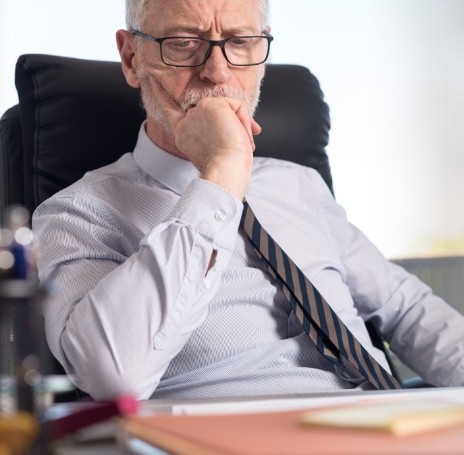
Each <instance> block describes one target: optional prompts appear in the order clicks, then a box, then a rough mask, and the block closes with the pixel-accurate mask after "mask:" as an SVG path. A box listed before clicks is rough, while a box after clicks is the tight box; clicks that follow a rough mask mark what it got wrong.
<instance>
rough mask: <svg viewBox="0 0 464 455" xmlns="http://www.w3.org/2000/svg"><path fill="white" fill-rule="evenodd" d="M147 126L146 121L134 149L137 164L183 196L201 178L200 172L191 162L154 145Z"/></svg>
mask: <svg viewBox="0 0 464 455" xmlns="http://www.w3.org/2000/svg"><path fill="white" fill-rule="evenodd" d="M145 125H146V121H145V122H143V123H142V126H141V127H140V131H139V136H138V139H137V144H136V145H135V149H134V159H135V161H136V163H137V164H138V165H139V166H140V167H141V168H142V169H143V170H144V171H145V172H146V173H147V174H149V175H150V176H151V177H153V178H154V179H155V180H157V181H158V182H159V183H161V184H162V185H163V186H165V187H166V188H169V189H170V190H172V191H174V192H175V193H177V194H179V195H181V194H182V193H183V192H184V190H185V188H187V186H188V185H189V184H190V183H191V182H192V180H194V179H196V178H198V177H199V176H200V172H199V171H198V169H197V168H196V167H195V166H194V165H193V164H192V163H191V162H190V161H188V160H184V159H182V158H179V157H177V156H175V155H172V154H171V153H168V152H166V151H165V150H163V149H161V148H160V147H158V146H157V145H156V144H154V143H153V142H152V141H151V140H150V138H149V137H148V135H147V132H146V129H145Z"/></svg>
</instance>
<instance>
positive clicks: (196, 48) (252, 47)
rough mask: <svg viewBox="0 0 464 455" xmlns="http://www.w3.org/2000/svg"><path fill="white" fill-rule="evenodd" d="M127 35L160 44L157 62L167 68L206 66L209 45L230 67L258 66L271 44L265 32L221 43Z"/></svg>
mask: <svg viewBox="0 0 464 455" xmlns="http://www.w3.org/2000/svg"><path fill="white" fill-rule="evenodd" d="M131 33H132V34H133V35H136V36H140V37H142V38H145V39H147V40H151V41H155V42H157V43H159V45H160V53H161V60H162V61H163V63H164V64H166V65H169V66H178V67H187V68H193V67H196V66H201V65H203V64H204V63H206V60H208V58H209V57H210V55H211V51H212V49H213V46H219V47H220V48H221V49H222V53H223V55H224V57H225V59H226V60H227V61H228V62H229V63H230V64H231V65H234V66H254V65H260V64H261V63H264V62H265V61H266V60H267V57H268V55H269V48H270V46H271V41H272V40H273V39H274V37H272V36H271V35H270V34H269V33H268V32H266V31H263V35H260V36H235V37H233V38H226V39H223V40H209V39H203V38H194V37H192V36H166V37H164V38H155V37H154V36H151V35H147V34H146V33H143V32H140V31H138V30H132V31H131Z"/></svg>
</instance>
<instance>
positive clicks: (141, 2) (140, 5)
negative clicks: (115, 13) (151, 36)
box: [126, 0, 269, 30]
mask: <svg viewBox="0 0 464 455" xmlns="http://www.w3.org/2000/svg"><path fill="white" fill-rule="evenodd" d="M164 1H169V0H164ZM257 1H258V3H259V5H258V6H259V11H260V13H261V18H262V19H261V20H262V26H263V28H264V27H265V26H266V25H267V18H268V14H269V0H257ZM151 6H153V1H152V0H126V27H127V29H128V30H142V29H143V25H144V22H145V18H146V17H147V15H148V13H149V12H150V8H151Z"/></svg>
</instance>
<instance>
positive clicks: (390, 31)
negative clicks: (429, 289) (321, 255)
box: [0, 0, 464, 257]
mask: <svg viewBox="0 0 464 455" xmlns="http://www.w3.org/2000/svg"><path fill="white" fill-rule="evenodd" d="M270 22H271V25H272V34H273V35H274V36H275V38H276V39H275V41H274V42H273V49H272V54H271V61H272V62H274V63H298V64H301V65H304V66H307V67H308V68H310V69H311V70H312V71H313V72H314V73H315V74H316V76H317V77H318V78H319V81H320V83H321V87H322V89H323V91H324V93H325V96H326V100H327V102H328V104H329V105H330V108H331V119H332V130H331V135H330V145H329V147H328V153H329V156H330V160H331V165H332V170H333V176H334V185H335V193H336V197H337V200H338V201H339V202H340V203H341V204H342V205H343V206H344V207H345V208H346V209H347V212H348V215H349V218H350V219H351V221H353V222H354V223H355V224H356V225H357V226H358V227H360V228H361V229H362V230H363V231H364V232H365V233H366V234H367V235H368V236H369V237H370V238H371V239H372V240H373V241H374V243H376V244H377V245H378V246H379V248H380V249H381V250H382V251H383V252H384V253H385V254H386V255H387V256H390V257H398V256H415V255H428V254H432V255H433V254H464V210H463V208H462V202H463V197H462V194H464V82H463V81H464V58H463V55H464V2H463V1H462V0H350V1H346V0H285V1H283V0H271V20H270ZM120 27H124V2H123V1H122V0H121V1H118V2H115V1H114V0H99V1H98V2H95V1H91V0H81V1H80V2H64V1H62V0H41V1H40V2H32V1H30V0H2V2H1V3H0V56H1V61H0V86H1V87H2V90H1V92H0V112H3V111H4V110H6V109H7V108H8V107H9V106H11V105H13V104H15V103H16V102H17V97H16V94H15V89H14V65H15V62H16V59H17V57H18V56H19V55H20V54H23V53H48V54H57V55H66V56H73V57H82V58H91V59H103V60H117V59H118V54H117V51H116V46H115V39H114V32H115V30H116V29H118V28H120Z"/></svg>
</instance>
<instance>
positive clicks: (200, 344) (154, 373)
mask: <svg viewBox="0 0 464 455" xmlns="http://www.w3.org/2000/svg"><path fill="white" fill-rule="evenodd" d="M266 14H267V2H266V1H265V0H234V1H228V0H170V1H165V0H127V25H128V30H119V31H118V32H117V43H118V48H119V51H120V55H121V61H122V69H123V72H124V74H125V77H126V79H127V82H128V83H129V84H130V85H131V86H133V87H137V88H138V87H140V88H141V93H142V98H143V103H144V106H145V108H146V111H147V120H146V122H144V124H143V125H142V127H141V129H140V133H139V137H138V142H137V144H136V147H135V149H134V151H133V153H127V154H126V155H124V156H123V157H121V158H120V159H119V160H118V161H117V162H116V163H114V164H112V165H110V166H107V167H105V168H102V169H99V170H96V171H94V172H90V173H88V174H87V175H86V176H84V177H83V179H81V180H80V181H78V182H77V183H75V184H74V185H72V186H71V187H69V188H67V189H65V190H64V191H62V192H60V193H58V194H57V195H55V196H54V197H52V198H51V199H49V200H48V201H46V202H45V203H44V204H42V205H41V206H40V207H39V208H38V210H37V211H36V213H35V215H34V229H35V230H36V232H37V233H38V234H39V236H40V238H41V242H42V246H43V263H42V267H41V270H40V275H41V279H42V281H44V282H46V283H48V282H53V284H54V287H55V289H58V292H56V293H55V294H54V295H53V296H52V297H51V298H50V299H49V300H48V302H47V303H46V307H45V317H46V329H47V337H48V340H49V344H50V346H51V349H52V351H53V353H54V354H55V355H56V357H57V358H58V359H59V360H60V362H61V363H62V364H63V365H64V367H65V369H66V371H67V372H68V373H69V374H71V375H72V377H73V378H74V381H75V383H76V385H77V386H78V387H79V388H81V389H82V390H84V391H86V392H88V393H89V394H90V395H92V396H93V397H94V398H96V399H106V398H111V397H114V396H117V395H118V394H121V393H133V394H135V395H136V396H137V397H138V398H139V399H147V398H150V397H171V398H182V397H183V398H185V397H211V396H245V395H265V394H290V393H310V392H318V391H324V392H327V391H337V390H346V389H358V390H359V389H361V390H362V389H369V388H372V387H373V385H372V383H373V381H372V378H371V377H370V376H369V374H368V375H366V374H361V373H360V371H359V370H358V369H357V368H354V367H353V365H355V364H356V361H348V362H346V361H345V360H346V358H348V359H350V356H351V354H350V353H345V354H344V355H340V358H339V359H338V361H335V362H333V361H331V359H330V355H326V353H327V350H326V349H325V348H324V347H323V348H321V346H319V339H320V338H318V336H319V335H318V336H316V338H314V337H313V332H314V331H313V329H311V330H310V336H309V337H308V335H307V334H306V332H305V330H304V328H306V329H307V328H308V327H306V324H305V322H304V321H303V322H302V321H301V318H300V316H301V310H299V309H298V308H299V307H297V306H292V305H291V303H292V301H291V299H290V302H289V298H288V294H289V292H288V289H287V288H285V285H284V286H282V283H281V282H280V281H279V278H278V277H276V276H275V274H273V273H271V272H269V270H268V267H267V265H266V260H265V259H264V258H262V257H260V256H259V254H257V253H256V251H255V250H254V248H253V246H252V244H251V242H250V239H249V237H248V235H247V234H246V233H245V232H244V229H242V227H241V226H240V221H241V217H242V211H243V207H244V203H243V201H244V197H245V198H246V201H247V203H249V206H250V207H251V208H252V210H253V212H254V213H255V214H256V217H257V219H259V221H260V223H262V226H263V227H264V228H265V229H266V231H267V232H268V233H269V234H270V235H271V237H272V238H273V239H274V240H275V241H276V242H277V244H278V245H280V247H282V249H283V250H284V251H285V252H286V254H288V256H289V257H290V258H291V259H292V260H293V261H294V262H295V264H296V265H297V266H298V267H299V269H300V270H301V273H302V274H304V275H305V276H306V277H307V278H309V279H310V280H311V281H312V283H314V285H315V286H316V288H317V289H318V290H319V292H320V293H321V294H322V296H324V298H325V300H326V301H327V302H328V303H329V305H330V306H331V307H332V309H333V310H334V314H336V316H331V318H332V322H333V324H332V326H331V327H333V330H332V331H333V332H334V331H335V332H337V333H338V332H340V333H342V335H343V336H342V338H343V337H344V340H345V342H346V345H350V346H351V345H353V343H354V341H352V338H347V336H348V335H347V333H348V332H347V331H345V329H343V328H340V327H342V324H343V323H344V324H346V326H347V327H348V328H349V331H350V332H351V333H352V334H353V335H354V339H356V340H358V341H359V343H360V345H362V346H363V347H364V348H365V349H366V353H364V351H360V349H361V348H360V347H359V346H358V345H356V349H355V350H357V351H358V353H360V352H361V354H360V358H361V360H360V363H363V364H364V360H365V359H368V358H369V359H372V361H371V360H366V362H371V363H369V366H368V367H367V369H368V370H370V371H371V372H372V371H374V372H375V373H378V372H383V369H382V368H384V369H385V370H388V365H387V362H386V359H385V357H384V355H383V354H382V353H381V352H380V351H378V350H377V349H376V348H374V347H373V345H372V343H371V341H370V338H369V336H368V333H367V330H366V326H365V323H364V321H366V320H368V319H370V320H372V321H374V322H375V324H376V326H377V327H378V329H379V330H380V332H381V333H382V334H383V336H384V337H385V338H386V339H388V340H389V342H390V344H391V346H392V348H393V349H394V350H395V351H397V352H398V353H399V354H400V355H401V356H402V358H403V359H405V360H406V361H407V362H408V363H409V364H410V365H411V366H412V367H413V368H414V369H415V370H416V371H418V372H419V373H420V374H422V375H423V377H424V378H425V379H426V380H427V381H429V382H431V383H433V384H436V385H464V359H463V353H464V318H463V317H462V316H460V315H459V314H458V313H457V312H455V311H454V310H452V309H451V308H450V307H449V306H447V305H446V304H445V303H444V302H443V301H441V300H440V299H439V298H438V297H436V296H433V295H432V294H431V292H430V290H429V289H428V288H427V287H426V286H425V285H423V284H422V283H420V282H419V281H418V280H417V279H416V278H414V277H412V276H410V275H409V274H407V273H406V272H405V271H404V270H402V269H401V268H399V267H397V266H395V265H393V264H391V263H389V262H388V261H386V260H385V259H384V258H383V257H382V256H381V254H380V253H379V252H378V250H377V249H376V248H375V247H374V246H373V245H372V244H371V243H370V242H369V241H368V240H367V239H366V238H365V237H364V236H363V234H362V233H360V232H359V231H358V230H357V229H356V228H355V227H353V226H352V225H351V224H349V223H348V221H347V219H346V216H345V213H344V211H343V209H342V208H340V207H339V206H338V205H337V204H336V203H335V201H334V200H333V198H332V196H331V194H330V192H329V191H328V189H327V188H326V186H325V184H324V183H323V181H322V180H321V178H320V177H319V176H318V174H317V173H316V172H315V171H313V170H311V169H309V168H304V167H301V166H299V165H296V164H292V163H289V162H285V161H280V160H275V159H264V158H255V159H253V150H254V141H253V136H254V135H257V134H259V133H260V129H261V128H260V126H259V125H258V124H257V123H256V122H255V120H254V119H253V112H254V110H255V108H256V105H257V103H258V98H259V90H260V83H261V80H262V78H263V76H264V65H263V63H264V62H265V61H266V59H267V56H268V52H269V47H270V44H271V41H272V37H271V35H270V28H269V26H268V25H267V22H266ZM283 188H284V189H285V191H282V189H283ZM261 232H262V231H260V234H259V236H262V235H264V234H262V233H261ZM285 260H286V261H287V259H285ZM285 263H286V264H287V262H285ZM292 273H293V272H292ZM295 273H296V272H295ZM299 276H303V275H299ZM300 281H303V278H301V280H300ZM308 286H311V285H310V284H309V285H308ZM311 292H313V291H311ZM296 294H298V292H296ZM303 300H304V298H303ZM316 300H317V299H316ZM319 300H321V299H319ZM303 306H304V305H303ZM318 311H321V312H322V313H324V314H329V313H330V311H331V310H330V309H328V307H327V306H325V307H323V310H320V309H319V310H318ZM316 313H317V311H316ZM313 316H314V315H313ZM341 321H343V323H342V322H341ZM320 325H321V326H324V325H326V324H325V323H321V324H320ZM303 326H304V327H303ZM311 327H312V326H311ZM326 328H327V327H326ZM323 329H324V327H322V329H321V330H323ZM315 330H316V332H317V333H319V328H316V329H315ZM327 330H328V331H329V332H330V327H329V329H327ZM321 336H322V338H324V336H323V335H321ZM350 336H351V335H350ZM358 341H356V343H357V342H358ZM327 343H328V345H330V346H332V345H331V343H332V341H330V340H329V341H328V342H327ZM336 344H337V342H335V345H336ZM324 346H325V345H324ZM332 347H333V346H332ZM336 348H337V346H336V347H335V351H336V353H335V357H337V356H338V354H337V352H338V351H337V349H336ZM329 351H330V349H329ZM367 353H369V354H367ZM363 359H364V360H363ZM332 360H333V359H332ZM358 363H359V362H358ZM361 369H362V368H361ZM373 374H374V373H373ZM382 374H384V373H382ZM385 374H386V375H387V376H388V373H385ZM367 376H369V377H367ZM387 376H384V377H385V378H386V377H387ZM385 380H386V381H388V379H385ZM393 386H394V385H393Z"/></svg>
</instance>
